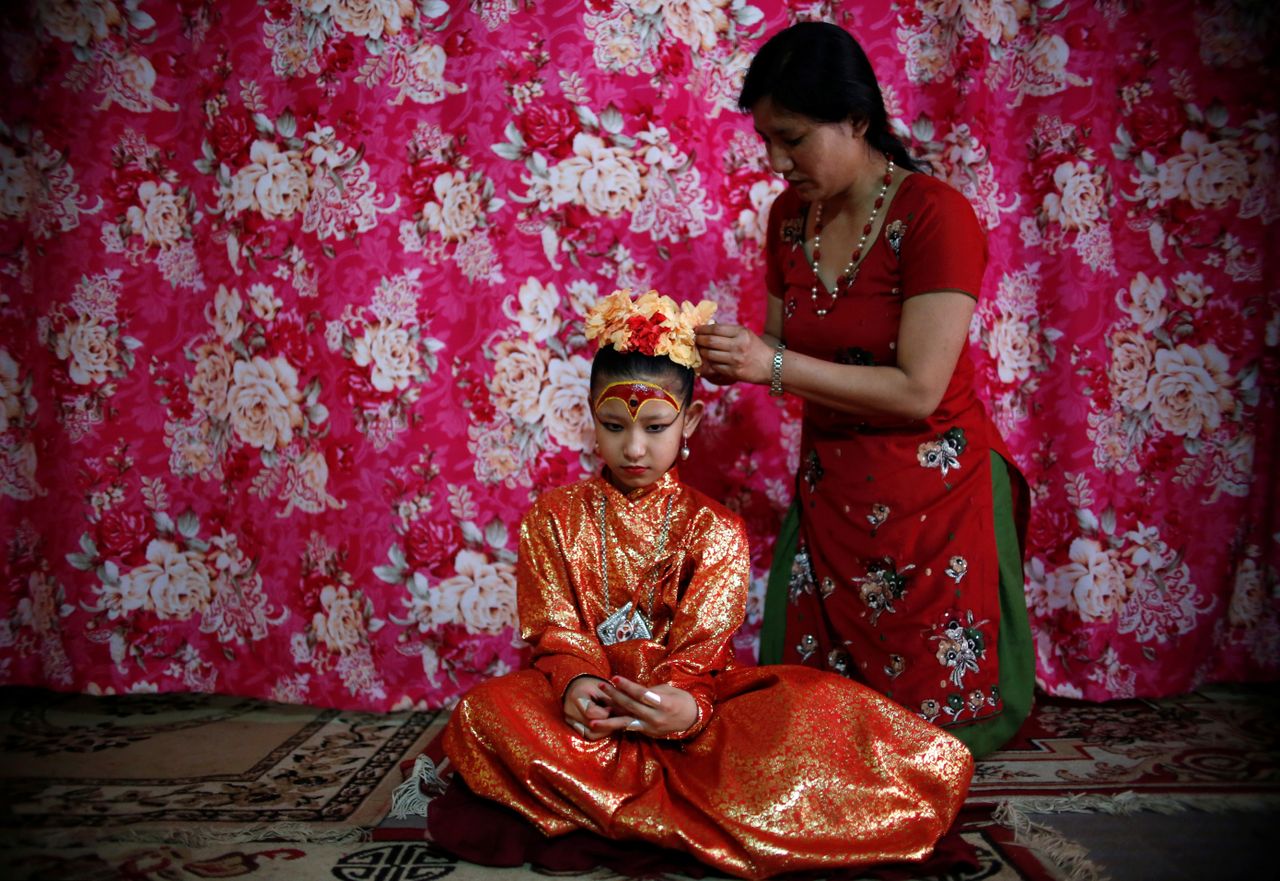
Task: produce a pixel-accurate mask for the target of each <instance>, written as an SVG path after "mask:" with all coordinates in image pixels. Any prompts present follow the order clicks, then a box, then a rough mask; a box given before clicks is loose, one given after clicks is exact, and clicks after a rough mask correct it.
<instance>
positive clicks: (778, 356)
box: [769, 342, 787, 398]
mask: <svg viewBox="0 0 1280 881" xmlns="http://www.w3.org/2000/svg"><path fill="white" fill-rule="evenodd" d="M786 348H787V344H786V343H784V342H779V343H778V348H776V349H774V352H773V373H772V374H771V375H770V377H769V395H770V396H771V397H774V398H780V397H782V353H783V352H784V351H786Z"/></svg>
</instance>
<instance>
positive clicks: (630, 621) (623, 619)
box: [596, 493, 675, 645]
mask: <svg viewBox="0 0 1280 881" xmlns="http://www.w3.org/2000/svg"><path fill="white" fill-rule="evenodd" d="M674 499H675V493H672V494H671V495H669V496H667V504H666V508H665V510H664V511H663V513H662V528H661V529H660V530H659V531H658V547H657V550H655V551H654V553H653V557H652V558H651V559H650V560H649V562H648V563H647V564H645V566H644V567H643V568H642V569H641V570H640V571H641V573H643V574H644V575H648V574H650V573H651V571H652V569H653V565H654V564H655V563H656V562H657V561H658V560H661V559H662V555H663V554H664V553H665V552H666V549H667V535H668V533H669V532H670V530H671V502H672V501H673V500H674ZM608 507H609V497H608V496H601V497H600V504H599V505H597V506H596V516H597V520H598V521H599V525H600V577H601V579H602V580H603V581H604V610H605V613H606V614H605V619H604V620H603V621H601V622H600V624H599V625H598V626H597V627H596V635H597V636H599V637H600V644H601V645H613V644H614V643H617V642H626V641H627V640H628V639H652V638H653V624H652V623H651V622H650V621H649V619H648V618H646V617H645V616H644V613H643V612H642V611H640V609H638V608H633V607H632V601H631V600H627V602H626V604H625V605H623V606H621V607H620V608H618V609H615V610H613V611H610V608H611V607H612V602H613V601H612V598H611V597H610V596H609V555H608V545H609V523H608V520H607V519H606V516H605V515H606V513H607V511H608ZM657 589H658V581H657V579H656V578H654V579H653V580H652V581H651V582H650V585H649V604H648V605H649V614H650V615H652V614H653V599H654V593H655V592H656V591H657Z"/></svg>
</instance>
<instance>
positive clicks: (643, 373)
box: [591, 346, 693, 407]
mask: <svg viewBox="0 0 1280 881" xmlns="http://www.w3.org/2000/svg"><path fill="white" fill-rule="evenodd" d="M629 379H637V380H643V381H645V382H660V381H662V380H665V379H674V380H675V381H676V389H677V390H678V392H679V394H677V395H676V397H678V398H680V399H681V401H682V402H683V403H682V404H681V406H682V407H687V406H689V404H690V403H691V402H692V401H693V370H692V369H690V368H688V367H685V366H683V365H681V364H677V363H676V362H674V361H672V360H671V359H670V358H668V357H667V356H665V355H646V354H644V353H643V352H619V351H618V350H617V349H615V348H614V347H613V346H601V347H600V350H599V351H598V352H596V356H595V358H593V359H592V361H591V395H592V398H593V399H594V397H595V395H596V393H597V390H598V389H599V388H600V387H601V386H602V385H604V384H605V382H606V381H608V382H626V381H627V380H629Z"/></svg>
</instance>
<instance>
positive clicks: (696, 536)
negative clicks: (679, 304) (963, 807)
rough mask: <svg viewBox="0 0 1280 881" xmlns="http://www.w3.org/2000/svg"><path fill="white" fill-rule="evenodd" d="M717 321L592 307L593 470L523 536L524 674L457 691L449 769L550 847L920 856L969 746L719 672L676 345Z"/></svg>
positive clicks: (550, 498)
mask: <svg viewBox="0 0 1280 881" xmlns="http://www.w3.org/2000/svg"><path fill="white" fill-rule="evenodd" d="M714 309H715V306H714V305H713V304H710V303H704V304H702V305H701V306H699V307H698V308H696V309H695V308H691V307H689V306H688V305H687V304H686V305H685V307H684V308H683V309H677V308H676V305H675V303H674V302H673V301H671V300H670V299H669V298H667V297H662V296H659V295H658V294H656V293H654V292H650V293H648V294H645V295H644V296H642V297H640V298H639V299H638V300H637V301H635V302H632V300H631V297H630V293H629V292H626V291H620V292H616V293H614V294H613V295H611V296H609V297H607V298H605V299H604V300H602V301H601V302H600V303H598V304H597V305H596V306H595V307H594V308H593V310H592V311H591V314H590V315H589V316H588V319H587V335H588V339H595V340H598V341H599V343H600V349H599V351H598V353H597V354H596V356H595V360H594V362H593V364H592V372H591V396H592V397H591V402H592V411H593V414H594V417H595V430H596V439H597V443H598V448H599V453H600V456H601V458H602V459H603V460H604V463H605V467H604V469H603V470H602V472H601V473H600V474H599V475H598V476H595V477H591V478H589V479H586V480H583V481H580V482H578V483H575V484H572V485H570V486H566V487H561V488H559V489H556V490H552V491H550V492H547V493H544V494H543V495H542V496H541V497H539V498H538V500H537V502H536V503H535V504H534V506H533V508H532V510H530V511H529V513H528V514H527V515H526V517H525V518H524V521H523V523H522V525H521V529H520V551H519V564H518V576H517V577H518V584H517V593H518V602H519V613H520V623H521V634H522V636H523V637H524V639H525V640H526V641H528V642H529V643H530V644H531V646H532V648H533V653H532V656H533V669H529V670H522V671H520V672H516V673H512V674H510V675H507V676H503V677H501V678H498V679H494V680H491V681H489V682H486V683H484V684H482V685H480V686H478V687H476V688H474V689H473V690H472V691H471V692H470V693H469V694H467V696H466V697H465V698H463V700H462V702H461V703H460V704H459V705H458V707H457V709H456V711H455V712H454V714H453V717H452V719H451V720H450V722H449V725H448V728H447V730H446V732H445V735H444V749H445V753H446V754H447V755H448V757H449V760H450V761H451V762H452V763H453V765H454V766H455V767H456V769H457V772H458V773H459V774H460V775H461V776H462V778H463V779H464V780H465V782H466V784H467V786H469V787H470V789H471V790H473V791H474V792H475V793H477V794H479V795H481V796H484V797H486V798H488V799H492V800H494V801H496V802H499V803H501V804H503V805H506V806H507V807H509V808H511V809H514V810H515V811H516V812H517V813H519V814H520V815H521V816H522V817H524V818H525V819H526V820H528V821H529V822H530V823H532V824H533V825H534V826H535V827H536V828H537V829H538V830H540V831H541V832H542V833H543V834H544V835H547V836H556V835H562V834H565V833H568V832H572V831H574V830H587V831H590V832H594V833H596V834H598V835H602V836H605V837H608V838H611V839H617V840H621V841H641V842H648V843H651V844H653V845H657V846H661V847H664V848H670V849H674V850H679V851H684V852H687V853H689V854H691V855H693V856H694V857H696V858H697V859H698V860H700V861H702V862H703V863H706V864H708V865H710V866H713V867H715V868H717V869H720V870H722V871H726V872H730V873H733V874H736V875H740V876H744V877H748V878H763V877H766V876H769V875H774V874H778V873H781V872H793V871H800V870H809V869H830V868H834V867H856V866H865V865H869V864H873V863H885V862H903V861H915V860H922V859H924V858H925V857H927V856H928V855H929V854H930V852H931V851H932V849H933V847H934V844H935V843H936V842H937V840H938V838H939V837H940V836H941V835H942V834H943V833H944V832H946V830H947V829H948V827H949V826H950V825H951V822H952V820H953V819H954V817H955V814H956V811H957V810H958V809H959V807H960V803H961V802H962V800H963V799H964V796H965V793H966V791H967V788H968V783H969V778H970V775H971V773H972V770H973V760H972V758H971V756H970V754H969V751H968V750H967V749H966V748H965V747H964V745H963V744H962V743H961V742H960V741H959V740H957V739H955V738H954V737H952V736H951V735H949V734H947V733H945V732H944V731H942V730H941V729H939V728H936V727H934V726H932V725H930V724H928V723H927V722H925V721H923V720H922V719H920V718H919V717H917V716H916V715H915V714H913V713H911V712H909V711H907V710H905V709H903V708H901V707H899V706H898V705H896V704H894V703H893V702H892V701H890V700H888V699H887V698H885V697H884V696H882V695H881V694H879V693H878V692H876V691H873V690H871V689H869V688H865V687H863V686H861V685H858V684H856V683H854V682H852V681H850V680H847V679H844V678H842V677H840V676H837V675H835V674H832V673H825V672H820V671H816V670H811V669H807V668H804V667H799V666H770V667H739V666H736V665H735V664H734V661H733V650H732V640H733V635H734V633H735V631H737V629H738V627H739V626H740V625H741V624H742V622H743V618H744V616H745V610H746V601H747V587H748V577H749V558H748V553H747V537H746V533H745V530H744V529H743V524H742V521H741V520H740V519H739V518H738V517H737V515H735V514H733V513H732V512H730V511H728V510H727V509H725V508H724V507H723V506H722V505H720V504H718V503H717V502H715V501H713V500H712V499H710V498H708V497H707V496H705V495H703V494H702V493H700V492H698V491H697V490H695V489H693V488H691V487H689V486H686V485H685V484H683V483H682V482H681V481H680V477H679V475H678V474H677V471H676V468H675V463H676V460H677V458H678V457H680V458H683V457H686V456H687V455H688V448H687V446H686V442H687V441H688V438H689V436H690V435H692V434H693V432H694V430H695V429H696V428H697V425H698V422H699V420H700V419H701V417H702V412H703V408H702V403H701V402H700V401H694V400H693V386H694V370H695V369H696V368H697V367H698V366H699V358H698V355H697V350H696V348H695V347H694V336H693V329H694V327H695V326H697V325H698V324H702V323H705V322H706V321H708V320H709V318H710V316H711V313H712V312H713V311H714ZM441 843H442V844H443V845H444V846H445V847H448V841H447V840H442V841H441Z"/></svg>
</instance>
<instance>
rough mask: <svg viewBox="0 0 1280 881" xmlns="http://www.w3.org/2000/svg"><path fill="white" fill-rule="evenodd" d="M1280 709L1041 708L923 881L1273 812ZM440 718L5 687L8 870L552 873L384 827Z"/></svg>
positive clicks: (1203, 701) (1019, 875)
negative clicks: (970, 861) (1107, 826)
mask: <svg viewBox="0 0 1280 881" xmlns="http://www.w3.org/2000/svg"><path fill="white" fill-rule="evenodd" d="M1277 710H1280V690H1278V689H1277V688H1275V687H1274V686H1252V687H1215V688H1209V689H1204V690H1202V691H1200V692H1198V693H1196V694H1192V695H1187V696H1183V697H1178V698H1172V699H1166V700H1162V701H1128V702H1120V703H1114V704H1107V705H1104V706H1098V705H1090V704H1079V703H1071V702H1065V701H1055V700H1042V701H1041V702H1040V704H1039V705H1038V707H1037V709H1036V712H1035V714H1034V715H1033V717H1032V719H1031V720H1029V722H1028V724H1027V725H1026V726H1025V727H1024V729H1023V732H1022V735H1021V736H1020V737H1019V739H1018V740H1017V741H1016V742H1015V743H1014V744H1012V745H1011V747H1010V748H1009V749H1007V750H1005V751H1003V752H1001V753H998V754H997V755H995V756H993V757H992V758H991V759H989V760H987V761H984V762H981V763H980V764H979V767H978V773H977V777H976V779H975V781H974V784H973V787H972V790H971V793H970V798H969V801H968V804H967V807H966V810H965V813H964V815H963V817H962V819H963V823H962V825H961V826H960V829H959V831H960V833H961V835H962V837H963V838H964V840H965V841H966V842H968V843H969V844H971V845H973V847H974V848H975V852H976V854H977V856H978V862H979V867H978V868H977V869H965V870H959V869H957V870H956V871H954V872H951V873H949V874H946V875H945V876H932V877H936V878H939V879H941V878H944V877H945V878H946V879H947V881H976V879H980V878H981V879H999V881H1015V879H1022V881H1051V879H1056V878H1068V877H1070V878H1079V879H1088V878H1096V879H1101V878H1106V877H1108V869H1107V866H1106V864H1105V860H1100V857H1099V855H1098V853H1090V852H1089V851H1090V848H1089V847H1088V846H1087V844H1082V843H1081V842H1078V841H1071V840H1069V839H1067V838H1065V837H1064V836H1062V835H1060V834H1058V832H1056V831H1055V830H1054V829H1053V828H1052V822H1051V815H1053V814H1058V813H1060V812H1091V813H1110V814H1132V813H1133V812H1137V811H1142V812H1146V813H1144V814H1143V816H1148V815H1150V812H1153V811H1154V812H1163V813H1170V812H1177V811H1186V810H1188V809H1197V810H1201V811H1210V812H1218V813H1221V812H1230V811H1236V812H1240V811H1246V812H1251V816H1252V815H1257V814H1259V813H1261V812H1275V811H1277V810H1278V809H1280V730H1278V728H1277V720H1278V719H1280V712H1277ZM443 722H444V716H443V714H435V713H397V714H387V715H371V714H361V713H345V712H339V711H334V710H320V709H314V708H305V707H291V706H280V705H274V704H266V703H262V702H258V701H252V700H247V699H242V698H234V697H226V696H207V695H206V696H197V695H166V696H154V695H153V696H132V697H111V698H94V697H88V696H82V695H63V694H53V693H49V692H43V691H35V690H29V689H0V743H2V744H3V760H2V762H0V787H2V788H3V795H2V796H0V844H2V845H3V854H2V855H0V876H2V877H4V878H13V879H18V878H31V879H98V878H102V879H107V878H112V879H115V878H129V879H156V881H160V879H164V881H187V879H207V878H233V877H234V878H241V877H245V878H250V879H252V881H260V879H277V878H278V879H286V878H288V879H312V878H316V879H320V878H337V879H360V881H425V879H434V878H444V877H448V878H450V879H458V881H472V879H482V878H494V879H512V881H515V879H530V878H534V877H545V875H541V874H539V873H538V872H536V871H535V870H533V869H532V868H530V867H524V868H519V869H503V870H497V869H489V868H483V867H478V866H474V865H470V864H467V863H460V862H458V861H456V860H454V859H452V858H451V857H449V856H448V855H446V854H443V853H440V852H439V851H437V850H436V849H435V848H433V847H432V846H431V844H430V843H429V842H428V841H426V840H425V838H424V835H423V830H422V827H421V823H420V822H417V821H414V820H412V819H411V820H400V821H393V820H389V819H388V818H387V817H386V814H387V809H388V806H389V804H390V798H391V792H392V789H393V788H394V787H395V785H396V784H397V783H399V782H400V780H401V779H402V776H403V773H404V770H406V769H407V768H408V767H410V766H411V765H412V760H413V757H414V756H416V755H417V754H418V753H419V752H421V751H422V750H424V749H427V750H428V752H429V753H433V752H435V753H437V754H438V749H437V744H436V743H435V742H434V740H435V737H436V735H437V734H438V732H439V730H440V728H441V726H442V725H443ZM445 771H446V773H447V768H446V769H445ZM1047 818H1049V819H1047ZM1116 822H1117V823H1123V822H1125V821H1124V820H1122V819H1117V820H1116ZM1169 846H1170V847H1171V848H1176V842H1172V843H1170V845H1169ZM1224 846H1229V842H1224ZM1173 853H1174V854H1175V856H1176V850H1175V851H1173ZM581 877H589V878H597V879H605V878H610V877H618V876H616V875H612V874H610V873H608V872H605V871H597V872H594V873H588V874H586V875H583V876H581ZM1116 881H1120V879H1116Z"/></svg>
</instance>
